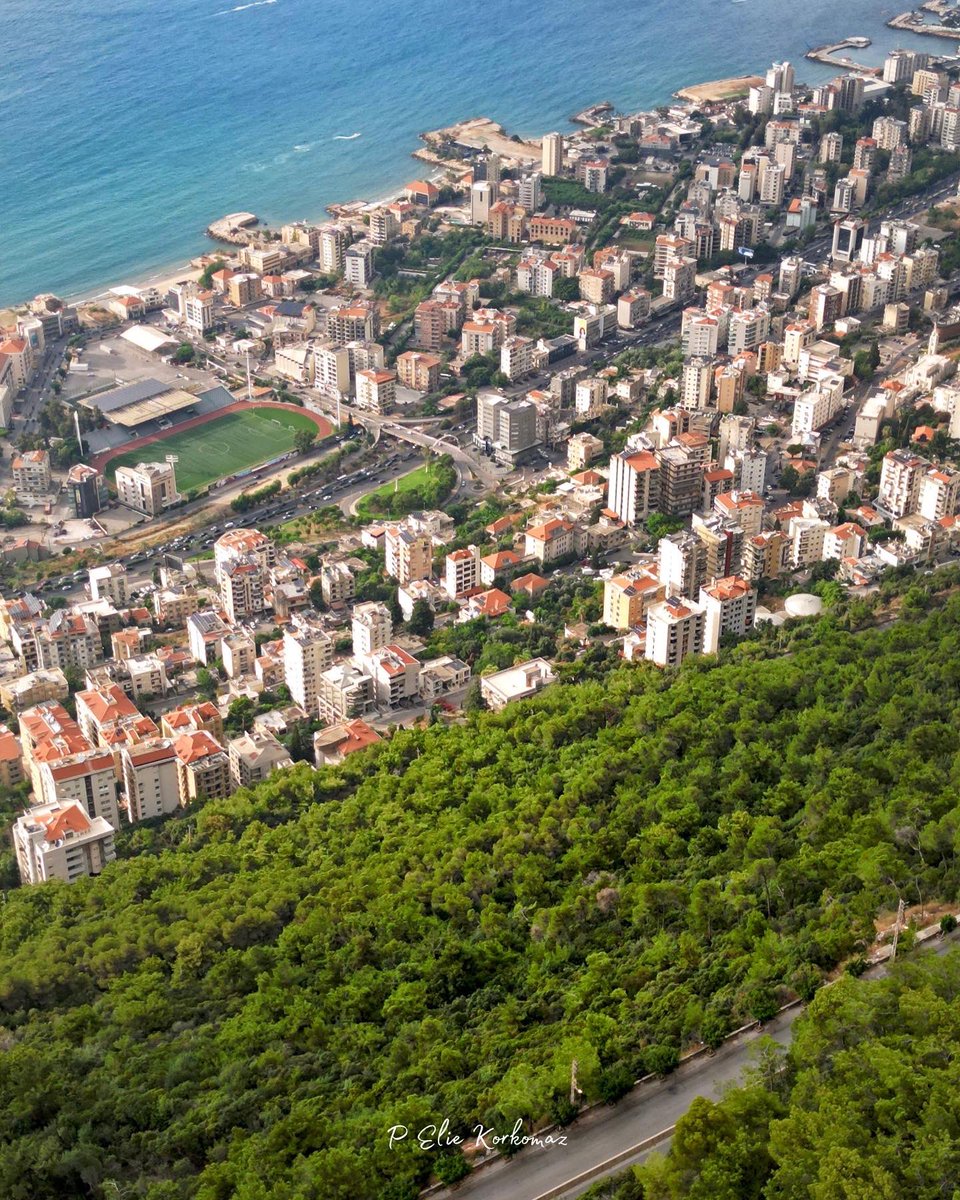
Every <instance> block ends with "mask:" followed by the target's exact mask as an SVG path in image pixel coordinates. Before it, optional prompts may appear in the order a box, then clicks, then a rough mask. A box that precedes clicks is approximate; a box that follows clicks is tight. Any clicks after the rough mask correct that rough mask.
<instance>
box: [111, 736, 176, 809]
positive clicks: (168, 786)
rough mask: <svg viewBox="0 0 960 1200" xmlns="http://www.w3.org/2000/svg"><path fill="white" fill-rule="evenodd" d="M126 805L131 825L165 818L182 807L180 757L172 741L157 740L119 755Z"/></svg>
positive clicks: (140, 744)
mask: <svg viewBox="0 0 960 1200" xmlns="http://www.w3.org/2000/svg"><path fill="white" fill-rule="evenodd" d="M120 765H121V771H122V774H123V792H124V797H123V803H124V807H125V808H126V811H127V818H128V819H129V820H130V821H147V820H150V819H151V818H152V817H160V816H166V815H167V814H169V813H172V812H175V811H176V810H177V808H179V806H180V784H179V780H178V776H177V755H176V752H175V751H174V748H173V742H172V741H171V740H170V739H169V738H155V739H153V740H152V741H147V742H140V743H139V744H137V745H133V746H124V747H123V748H122V749H121V751H120Z"/></svg>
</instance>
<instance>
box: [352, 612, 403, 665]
mask: <svg viewBox="0 0 960 1200" xmlns="http://www.w3.org/2000/svg"><path fill="white" fill-rule="evenodd" d="M352 632H353V654H354V657H355V658H360V657H362V656H363V655H364V654H371V653H372V652H373V651H374V650H379V649H381V647H383V646H386V645H389V642H390V638H391V636H392V635H393V622H392V621H391V619H390V610H389V609H388V608H387V606H386V605H385V604H381V603H380V602H379V601H376V600H374V601H370V602H369V603H367V604H358V605H357V606H356V607H355V608H354V610H353V625H352Z"/></svg>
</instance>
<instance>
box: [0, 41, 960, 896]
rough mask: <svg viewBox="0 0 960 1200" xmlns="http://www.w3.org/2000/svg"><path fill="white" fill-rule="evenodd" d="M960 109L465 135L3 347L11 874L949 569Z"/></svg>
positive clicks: (766, 89) (0, 744) (853, 77)
mask: <svg viewBox="0 0 960 1200" xmlns="http://www.w3.org/2000/svg"><path fill="white" fill-rule="evenodd" d="M832 52H833V53H836V49H835V48H833V49H832ZM958 76H960V69H958V64H957V62H956V60H946V59H941V58H937V57H936V56H934V55H926V54H920V53H915V52H912V51H904V50H897V51H894V52H892V53H890V54H889V55H888V56H887V58H886V59H885V61H884V63H883V67H882V68H881V69H879V70H871V69H868V68H862V69H856V70H851V71H848V72H845V73H843V74H841V75H839V76H838V77H837V78H836V79H834V80H833V81H831V82H829V83H826V84H823V85H820V86H815V87H812V88H811V87H805V86H804V85H803V84H802V83H799V82H798V80H797V75H796V70H795V67H794V66H793V65H791V64H790V63H788V62H782V63H774V64H773V65H772V66H771V67H770V69H769V70H768V71H767V72H766V73H765V75H763V76H756V77H751V78H748V79H743V80H735V81H720V82H719V83H717V84H712V85H705V86H704V87H703V88H696V89H690V94H689V95H688V96H687V97H686V98H684V99H682V100H677V101H676V102H675V103H673V104H671V105H668V106H665V107H663V108H661V109H657V110H656V111H651V112H637V113H630V114H622V113H619V112H617V111H616V110H615V108H614V106H613V105H612V104H611V103H609V102H604V103H602V104H598V105H596V106H594V107H593V108H591V109H589V110H587V111H585V112H584V113H582V114H579V115H578V117H577V122H578V129H577V131H576V132H573V133H571V134H565V135H561V134H560V133H548V134H546V135H545V136H544V137H543V138H542V141H540V142H524V141H522V140H521V139H519V138H516V137H510V136H508V135H507V134H506V132H505V131H504V130H503V129H501V128H500V127H499V126H496V125H494V124H493V123H492V122H490V121H489V120H486V119H476V120H473V121H468V122H464V123H462V124H461V125H458V126H454V127H452V128H450V129H447V130H441V131H437V132H435V133H431V134H427V135H424V143H425V148H424V149H423V150H421V151H419V152H418V155H419V158H420V160H421V161H424V162H427V163H429V164H430V167H431V173H430V177H429V178H424V179H418V180H415V181H412V182H410V183H408V184H407V185H406V187H405V188H404V189H403V192H402V194H401V195H399V196H398V197H397V198H396V199H394V200H391V201H389V202H386V203H383V204H378V205H369V204H364V203H359V202H358V203H354V204H344V205H340V206H336V208H335V211H334V213H333V216H334V220H332V221H331V222H329V223H324V224H319V225H312V224H308V223H304V222H299V223H291V224H289V225H284V226H283V227H282V228H279V229H265V228H263V227H262V226H261V225H260V224H259V223H258V222H257V218H256V216H255V215H254V214H251V213H237V214H232V215H231V216H229V217H226V218H224V219H223V220H222V221H221V222H218V223H217V224H216V225H215V226H214V227H213V228H212V229H211V231H210V233H211V236H213V237H215V238H217V239H218V240H219V245H218V248H217V249H215V250H211V251H210V252H208V253H206V254H204V255H203V257H202V258H201V259H200V260H198V261H196V262H195V263H193V264H192V265H191V268H190V270H189V271H186V272H184V273H183V275H182V276H181V277H179V278H176V279H173V280H170V281H169V283H165V284H163V285H162V286H150V287H136V286H132V285H131V286H120V287H116V288H113V289H111V290H110V291H109V292H108V293H106V294H105V295H103V296H100V297H98V298H97V299H95V300H92V301H89V302H85V303H81V304H76V305H68V304H65V303H63V302H62V301H61V300H59V299H58V298H57V297H55V296H53V295H48V294H45V295H41V296H38V297H36V299H35V300H34V301H32V302H31V303H30V304H29V305H26V306H23V307H22V308H18V309H12V310H7V311H6V312H5V313H3V314H0V320H2V321H3V324H4V328H3V336H4V340H3V342H2V344H0V425H2V426H3V427H4V428H5V429H6V441H5V444H4V455H3V459H2V462H0V473H2V486H3V508H2V510H0V519H2V521H3V524H4V527H5V535H4V537H3V542H2V548H0V557H2V562H3V573H4V579H5V586H4V598H3V602H2V605H0V636H2V638H3V652H2V656H0V706H2V709H3V720H4V722H5V723H4V724H3V726H2V728H0V785H2V788H3V795H4V797H5V800H4V805H5V815H6V817H7V819H8V820H10V821H11V822H12V842H13V848H14V853H15V860H16V871H17V873H18V875H19V879H20V881H21V882H22V883H24V884H32V883H38V882H40V881H43V880H46V879H50V878H59V879H63V880H67V881H73V880H75V879H77V878H79V877H81V876H83V875H87V874H96V873H98V872H99V871H100V870H101V868H102V867H103V865H104V864H105V863H107V862H109V861H110V860H112V859H113V858H114V857H115V854H116V849H115V838H116V837H117V836H118V834H119V833H120V831H121V830H124V829H126V828H128V827H129V826H131V825H135V824H137V823H139V822H143V821H149V820H155V819H160V818H163V817H165V816H168V815H169V814H171V813H174V812H176V811H178V810H180V809H183V808H189V807H190V806H191V805H195V804H196V803H198V802H201V801H206V800H211V799H216V798H220V797H225V796H227V795H229V794H230V793H231V792H233V791H234V790H236V789H237V788H241V787H247V786H250V785H252V784H255V783H258V782H260V781H262V780H264V779H266V778H267V777H268V776H269V775H270V774H271V773H273V772H275V771H278V770H282V769H283V768H284V767H287V766H290V765H291V764H292V763H294V762H302V761H306V762H309V763H313V764H315V765H317V766H322V765H324V764H329V763H338V762H342V761H343V760H344V758H345V757H346V756H348V755H351V754H353V753H355V752H357V751H362V750H364V749H366V748H368V747H370V746H372V745H375V744H376V743H379V742H382V741H383V740H385V739H389V737H390V736H391V733H392V732H393V731H394V730H395V729H397V728H398V727H400V726H404V725H406V726H409V725H413V724H417V723H429V724H432V723H435V722H447V723H449V722H456V721H458V720H460V719H461V715H462V713H463V712H464V711H466V712H470V711H473V710H476V709H479V708H489V709H493V710H497V709H501V708H502V707H503V706H504V705H507V704H509V703H510V702H511V701H514V700H518V699H523V698H525V697H529V696H532V695H533V694H535V693H537V692H539V691H540V690H541V689H543V688H546V687H548V686H549V685H551V684H553V683H554V682H556V681H558V680H563V679H575V678H579V677H582V676H583V674H584V672H586V673H587V674H588V675H589V672H590V671H591V670H594V671H596V670H598V669H601V668H602V666H603V664H604V663H608V662H616V661H626V662H633V661H641V660H642V661H646V662H649V663H652V664H655V666H656V667H658V668H661V669H664V670H669V669H673V668H676V667H678V666H679V665H680V664H681V662H683V661H684V659H686V658H687V657H688V656H691V655H703V654H706V655H716V654H718V653H722V651H723V648H724V647H726V646H729V645H732V644H733V643H734V642H736V641H737V640H739V639H743V638H745V637H750V636H756V634H757V632H758V631H759V629H760V628H761V627H762V626H763V625H768V626H770V627H772V628H776V627H778V626H781V625H783V623H784V622H787V621H791V620H796V619H803V618H810V617H815V616H817V614H819V613H821V612H822V611H823V610H824V608H825V606H826V607H829V605H830V604H831V603H832V602H833V601H834V600H835V598H836V596H837V595H838V594H844V595H849V596H857V595H860V596H869V595H870V594H871V592H875V591H876V589H877V588H878V586H879V585H880V583H881V582H882V580H883V579H884V578H885V577H887V576H889V574H890V573H891V572H893V573H896V572H901V573H902V572H903V571H915V570H920V571H923V570H929V569H931V568H932V567H934V566H936V565H937V564H939V563H942V562H944V561H945V560H949V559H952V558H956V557H957V556H960V516H958V513H960V386H958V385H957V384H956V383H955V381H954V376H955V373H956V368H957V358H958V356H960V308H955V307H954V301H955V297H956V293H957V292H958V291H960V249H958V244H960V243H958V241H957V236H956V231H957V229H958V228H960V199H958V195H957V190H958V181H960V160H958V158H957V151H958V149H960V79H958ZM221 247H222V248H221ZM11 866H12V864H11ZM9 873H10V871H9V870H8V874H9ZM8 882H9V880H8Z"/></svg>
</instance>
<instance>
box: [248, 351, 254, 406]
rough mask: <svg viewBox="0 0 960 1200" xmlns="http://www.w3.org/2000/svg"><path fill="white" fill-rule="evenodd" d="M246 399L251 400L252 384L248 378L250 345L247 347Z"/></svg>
mask: <svg viewBox="0 0 960 1200" xmlns="http://www.w3.org/2000/svg"><path fill="white" fill-rule="evenodd" d="M247 400H248V401H252V400H253V384H252V382H251V380H250V347H249V346H248V347H247Z"/></svg>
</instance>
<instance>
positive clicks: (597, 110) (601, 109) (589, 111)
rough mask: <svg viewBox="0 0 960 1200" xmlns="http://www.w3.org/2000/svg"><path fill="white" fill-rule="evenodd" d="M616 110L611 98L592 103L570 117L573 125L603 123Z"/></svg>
mask: <svg viewBox="0 0 960 1200" xmlns="http://www.w3.org/2000/svg"><path fill="white" fill-rule="evenodd" d="M613 111H614V108H613V103H612V102H611V101H610V100H601V101H600V103H599V104H591V105H590V107H589V108H585V109H583V110H582V111H581V112H578V113H576V114H575V115H574V116H572V117H571V118H570V123H571V124H572V125H591V126H592V125H602V124H603V123H604V121H605V120H606V119H607V117H609V116H610V115H611V114H612V113H613Z"/></svg>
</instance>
